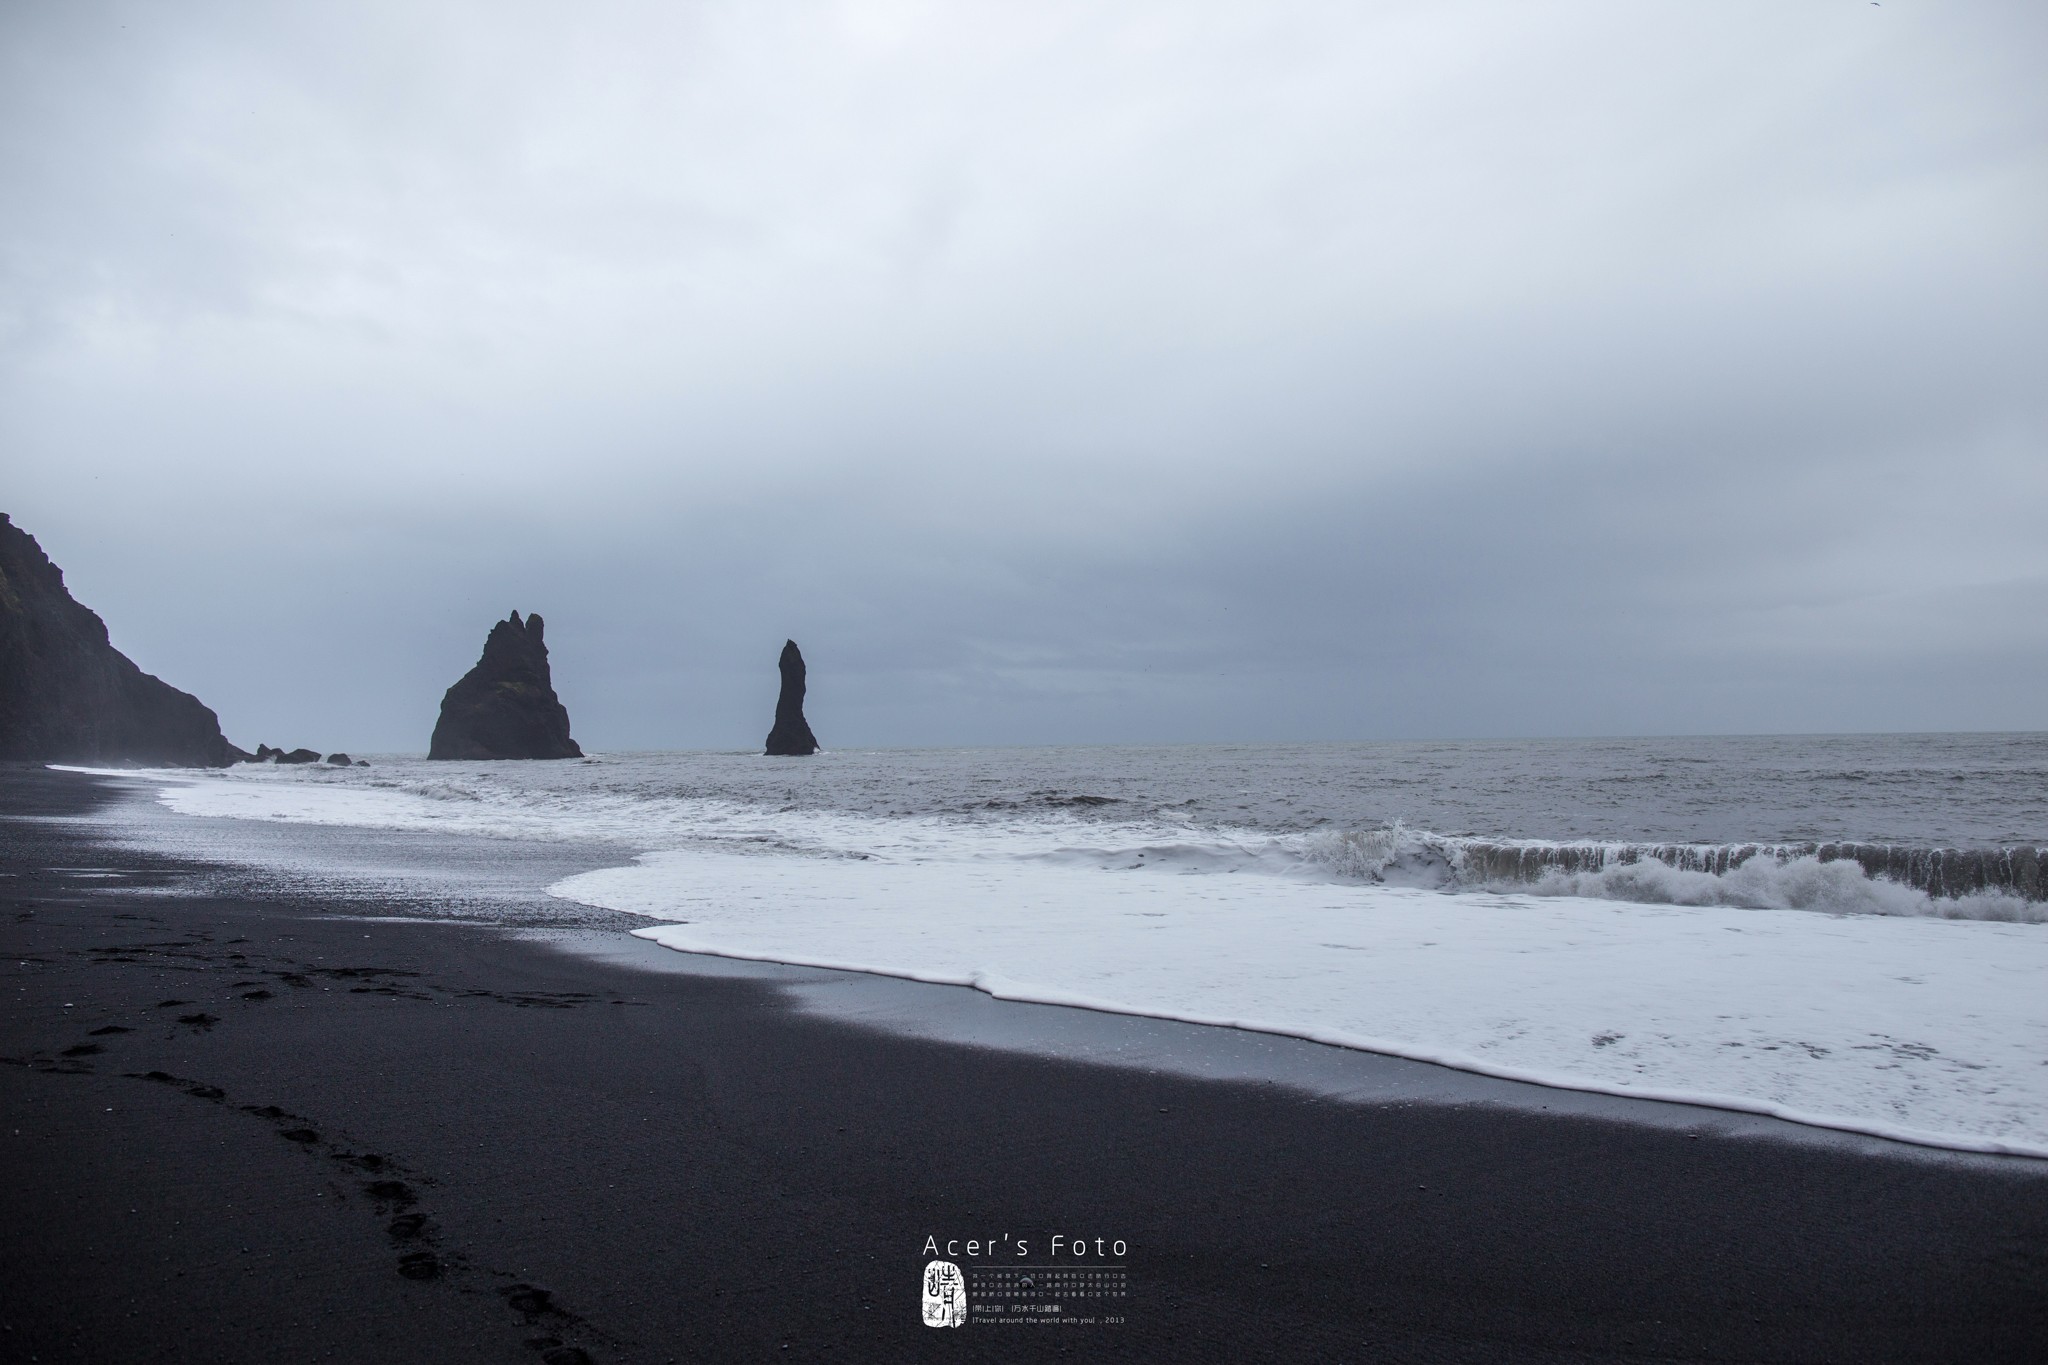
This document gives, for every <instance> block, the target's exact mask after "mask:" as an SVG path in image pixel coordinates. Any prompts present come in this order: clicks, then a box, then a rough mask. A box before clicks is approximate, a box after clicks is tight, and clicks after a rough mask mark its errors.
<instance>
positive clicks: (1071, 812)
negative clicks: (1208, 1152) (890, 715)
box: [154, 734, 2048, 1155]
mask: <svg viewBox="0 0 2048 1365" xmlns="http://www.w3.org/2000/svg"><path fill="white" fill-rule="evenodd" d="M371 761H372V766H371V767H369V768H347V769H340V768H327V767H324V766H307V767H275V766H270V765H263V766H251V765H245V766H242V767H238V768H235V769H230V770H227V771H225V772H192V771H179V772H165V773H162V774H158V775H154V776H155V777H156V778H157V779H159V792H158V794H159V799H160V800H161V802H162V803H163V805H164V806H165V807H167V808H168V810H169V812H171V813H174V814H175V815H176V816H177V817H179V818H180V820H181V821H183V822H184V823H183V824H182V825H180V826H177V827H178V828H185V829H188V830H190V831H191V832H192V837H191V840H190V842H191V847H192V849H193V850H194V851H196V852H202V853H203V854H204V855H205V856H207V857H210V858H212V859H215V860H216V861H217V860H219V859H220V858H222V856H223V853H222V850H223V849H224V848H229V847H240V848H244V849H245V850H259V851H255V852H248V851H245V852H244V853H243V854H242V855H239V856H244V857H246V858H248V859H250V860H253V861H260V862H262V863H264V864H265V865H266V866H268V867H270V868H271V869H272V870H274V871H281V872H286V873H293V874H295V875H298V876H299V877H300V878H301V880H303V879H304V878H305V877H306V876H307V875H312V876H313V877H314V879H315V880H316V881H317V880H318V878H319V877H320V876H331V875H332V868H331V866H329V865H325V864H323V865H322V867H320V868H318V869H314V871H313V872H312V873H311V874H309V873H308V868H309V867H311V866H312V864H311V861H310V860H309V861H307V863H306V865H304V866H298V867H294V866H293V864H294V861H295V854H294V847H295V845H294V844H293V842H292V838H291V835H290V831H291V830H293V829H294V828H297V829H300V830H308V829H310V828H312V827H319V828H327V829H331V828H333V827H345V828H348V829H353V830H356V831H361V832H363V833H364V837H365V838H366V839H370V840H371V843H372V844H373V843H374V835H375V833H376V832H378V831H382V832H386V833H387V834H389V835H391V836H393V837H397V836H400V835H403V836H405V837H410V838H417V837H420V836H432V835H436V834H439V835H447V836H450V837H451V839H454V838H457V837H460V838H461V839H462V840H464V841H465V847H474V846H475V844H476V841H478V840H481V841H485V846H486V847H488V846H490V841H496V843H497V844H498V845H502V846H504V847H505V848H507V850H508V852H509V851H510V850H511V849H514V848H516V849H518V850H519V851H520V853H521V854H522V856H526V855H530V854H531V852H532V851H533V850H535V849H545V848H547V847H550V846H559V847H562V848H569V847H575V848H578V849H580V850H583V851H584V865H585V867H586V870H582V871H577V872H574V873H572V874H569V875H564V876H561V877H560V878H559V879H557V880H555V881H553V882H552V883H551V884H550V885H549V887H548V891H549V894H550V895H551V897H552V898H553V900H554V902H556V903H559V904H560V905H561V906H562V909H563V913H564V916H565V918H566V917H568V916H569V915H570V914H572V913H573V912H575V911H577V910H580V909H581V908H582V907H585V906H596V907H603V908H605V909H609V910H614V911H623V912H627V913H629V914H631V915H634V916H637V917H639V918H640V919H641V920H644V921H645V927H644V928H642V929H641V930H640V931H639V932H640V934H641V936H643V937H645V938H648V939H650V940H652V941H654V942H657V943H660V944H662V945H664V946H666V947H670V948H673V949H676V950H678V951H681V952H688V953H698V954H711V955H717V956H725V957H735V958H750V959H759V960H765V961H775V962H787V963H794V964H803V965H808V966H817V967H832V968H840V969H847V970H856V971H865V972H875V973H881V974H885V975H891V976H900V977H907V978H911V979H915V980H922V981H935V982H945V983H950V984H957V985H963V986H970V987H973V988H975V989H979V990H983V991H986V992H988V993H990V994H993V995H997V996H1001V997H1004V998H1011V999H1021V1000H1034V1001H1040V1002H1045V1003H1053V1004H1068V1005H1078V1006H1082V1007H1086V1008H1089V1009H1096V1010H1106V1011H1113V1012H1118V1013H1126V1014H1139V1015H1151V1016H1157V1017H1162V1018H1171V1019H1181V1020H1188V1021H1192V1022H1196V1023H1209V1024H1219V1025H1227V1026H1231V1027H1236V1028H1244V1029H1252V1030H1257V1031H1260V1032H1268V1033H1279V1034H1286V1035H1291V1036H1295V1037H1301V1038H1307V1039H1311V1040H1314V1041H1318V1042H1324V1043H1329V1044H1333V1045H1337V1046H1343V1047H1353V1048H1363V1049H1366V1050H1370V1051H1379V1052H1386V1053H1390V1054H1393V1055H1397V1056H1404V1057H1411V1058H1417V1059H1420V1060H1424V1061H1432V1062H1438V1063H1441V1064H1444V1065H1449V1066H1455V1067H1460V1068H1463V1069H1466V1070H1472V1071H1480V1072H1485V1073H1487V1074H1492V1075H1499V1076H1508V1077H1513V1078H1516V1079H1523V1080H1532V1081H1537V1082H1540V1083H1543V1084H1547V1085H1557V1086H1567V1087H1572V1088H1577V1089H1588V1090H1598V1091H1605V1092H1610V1093H1616V1094H1629V1095H1637V1096H1647V1097H1651V1098H1666V1099H1676V1100H1685V1101H1690V1102H1696V1103H1707V1104H1715V1105H1719V1106H1722V1107H1725V1108H1733V1109H1741V1110H1748V1111H1752V1112H1759V1113H1769V1114H1776V1115H1779V1116H1781V1117H1786V1118H1791V1119H1794V1120H1796V1121H1800V1122H1806V1123H1813V1124H1819V1125H1823V1126H1832V1127H1839V1128H1848V1129H1853V1130H1856V1131H1862V1132H1868V1133H1874V1134H1878V1135H1880V1136H1888V1137H1896V1138H1902V1139H1906V1140H1911V1141H1916V1142H1925V1143H1931V1144H1935V1145H1947V1146H1954V1147H1962V1148H1969V1149H1973V1150H1987V1151H2011V1152H2025V1153H2032V1154H2043V1155H2048V1065H2044V1064H2043V1062H2042V1059H2043V1058H2044V1057H2048V1004H2044V1002H2048V989H2044V987H2048V923H2044V921H2048V877H2044V875H2043V872H2042V868H2041V862H2042V859H2043V857H2044V856H2048V735H2041V734H2011V735H1897V736H1893V735H1887V736H1794V737H1782V736H1758V737H1728V738H1674V739H1605V740H1541V741H1460V742H1430V743H1419V742H1418V743H1401V744H1310V745H1203V746H1160V747H1071V748H1032V749H945V750H847V751H828V752H825V753H821V754H818V755H816V756H814V757H812V758H808V759H769V758H764V757H761V756H759V755H756V754H733V753H620V754H596V755H593V756H592V757H590V758H589V759H586V760H583V761H580V762H579V761H574V760H571V761H562V762H550V763H537V762H536V763H447V762H441V763H432V762H428V761H425V760H423V759H418V758H411V757H403V756H383V757H377V756H372V760H371ZM223 822H225V824H226V825H234V826H238V827H243V828H255V827H259V826H260V827H263V828H264V829H266V830H268V831H269V835H270V837H267V838H266V839H265V840H263V841H260V842H245V843H244V844H240V845H236V844H234V843H233V841H228V842H227V843H223V841H222V840H221V839H220V838H218V837H210V836H206V835H203V834H202V831H203V830H205V829H207V828H212V829H213V830H214V831H215V834H216V835H217V834H218V831H219V830H220V829H222V828H224V827H225V825H224V824H223ZM450 846H451V847H453V845H452V843H451V845H450ZM311 847H312V846H311V844H310V843H307V844H306V845H305V848H306V849H308V850H310V849H311ZM592 850H595V852H594V853H592V852H591V851H592ZM591 864H597V865H596V866H591Z"/></svg>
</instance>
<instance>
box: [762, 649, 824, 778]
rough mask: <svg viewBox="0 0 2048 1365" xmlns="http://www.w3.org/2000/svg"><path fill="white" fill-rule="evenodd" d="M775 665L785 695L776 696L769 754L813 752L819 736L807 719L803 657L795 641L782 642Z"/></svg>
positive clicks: (785, 754)
mask: <svg viewBox="0 0 2048 1365" xmlns="http://www.w3.org/2000/svg"><path fill="white" fill-rule="evenodd" d="M776 667H777V668H780V669H781V670H782V695H780V696H778V697H777V698H776V699H775V728H774V729H772V730H770V731H769V732H768V753H769V754H771V755H773V756H775V757H778V758H798V757H802V756H804V755H806V754H814V753H816V752H818V737H817V736H816V735H814V734H812V733H811V726H810V722H809V721H807V720H805V719H804V656H803V651H802V650H799V649H798V648H797V647H796V641H794V640H790V641H787V642H785V643H784V644H783V646H782V657H781V658H780V659H779V660H777V661H776Z"/></svg>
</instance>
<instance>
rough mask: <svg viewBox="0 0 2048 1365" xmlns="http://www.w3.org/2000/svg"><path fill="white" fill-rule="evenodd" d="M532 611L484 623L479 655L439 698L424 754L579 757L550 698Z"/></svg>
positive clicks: (562, 711) (565, 715) (562, 713)
mask: <svg viewBox="0 0 2048 1365" xmlns="http://www.w3.org/2000/svg"><path fill="white" fill-rule="evenodd" d="M542 629H543V627H542V622H541V619H540V617H538V616H529V617H527V618H526V619H525V620H524V621H522V620H520V619H519V613H518V612H516V611H515V612H513V613H512V614H511V615H510V616H508V617H506V618H505V619H504V620H502V621H500V622H498V624H497V625H495V626H492V627H491V633H490V637H489V638H488V639H486V640H485V641H484V657H483V658H482V659H479V660H478V661H477V665H476V667H475V668H472V669H470V670H469V672H467V673H465V674H463V675H462V681H460V682H458V683H456V684H455V686H453V687H451V688H449V689H448V695H447V696H445V697H443V698H441V719H440V720H439V721H437V722H436V723H435V725H434V738H433V741H432V743H431V744H430V745H429V746H428V749H427V757H428V758H469V759H474V758H581V757H583V751H582V750H581V749H579V748H577V747H576V741H575V740H573V739H571V738H569V712H568V709H567V708H565V707H564V706H563V705H562V703H561V701H560V699H558V698H557V697H556V696H555V684H554V681H553V678H552V676H551V675H550V673H549V671H548V647H547V645H546V644H545V643H544V642H543V640H542V638H541V631H542Z"/></svg>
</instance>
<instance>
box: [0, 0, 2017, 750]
mask: <svg viewBox="0 0 2048 1365" xmlns="http://www.w3.org/2000/svg"><path fill="white" fill-rule="evenodd" d="M2044 52H2048V5H2043V4H2041V3H2039V0H2010V2H2009V3H1993V2H1991V0H1938V2H1937V0H1884V3H1883V4H1882V5H1873V4H1871V3H1869V0H1748V2H1744V0H1712V3H1708V2H1707V0H1697V2H1695V3H1686V2H1684V0H1602V2H1598V3H1568V2H1565V0H1557V2H1554V3H1543V4H1531V3H1528V2H1527V0H1500V2H1499V3H1467V2H1465V0H1413V2H1412V3H1410V2H1407V0H1401V2H1398V3H1396V2H1386V3H1364V2H1361V0H1342V2H1340V3H1328V4H1303V3H1293V2H1292V0H1279V2H1277V3H1276V0H1258V3H1250V2H1248V0H1247V2H1246V3H1237V4H1227V5H1223V4H1210V3H1203V2H1202V0H1162V2H1161V3H1151V2H1150V0H1126V2H1124V3H1115V4H1107V5H1105V4H1101V3H1060V2H1059V0H1020V2H1019V3H967V2H966V0H954V2H953V3H931V4H920V3H844V4H826V3H801V2H799V0H789V2H787V3H778V2H776V0H734V2H733V3H711V4H689V3H678V0H658V2H656V3H645V4H642V3H630V2H627V3H591V2H590V0H584V2H583V3H579V4H577V5H573V6H570V5H561V4H549V5H540V4H519V3H508V0H486V2H482V3H475V4H467V3H423V2H422V0H402V2H400V3H389V4H378V3H362V2H361V0H356V2H353V3H349V4H332V5H279V4H276V3H273V2H272V0H260V2H258V3H247V4H219V3H197V2H194V0H184V2H182V3H179V4H176V5H167V4H163V3H160V2H157V0H151V2H149V3H137V4H114V3H92V2H91V0H61V2H60V0H4V3H0V460H4V462H5V475H4V480H0V510H5V511H7V512H10V513H12V514H13V516H14V518H15V520H16V522H17V523H18V524H20V525H21V526H23V527H24V528H25V529H27V530H28V531H30V532H31V533H33V534H34V535H36V536H37V537H38V538H39V539H40V540H41V541H42V543H43V545H44V547H45V549H47V550H48V551H49V552H50V554H51V555H52V557H53V558H54V559H56V561H57V562H58V564H60V565H61V566H62V567H63V568H64V569H65V571H66V574H67V577H68V580H69V582H70V584H71V586H72V589H73V591H74V592H75V593H76V594H77V595H78V596H79V598H80V599H81V600H83V601H84V602H86V603H87V604H88V605H90V606H92V607H93V608H95V609H96V610H98V611H99V612H100V613H101V615H102V616H104V617H105V618H106V619H107V621H108V623H109V625H110V627H111V629H112V632H113V637H114V641H115V643H116V644H117V645H118V646H119V647H121V648H122V649H124V650H125V651H126V652H127V653H128V654H129V655H130V656H131V657H133V658H134V659H135V660H136V661H137V662H138V663H140V664H141V665H142V666H143V667H144V668H145V669H148V670H150V671H152V672H155V673H157V674H159V675H160V676H162V677H164V678H165V679H167V680H168V681H170V682H172V683H174V684H176V685H177V686H179V687H183V688H185V689H187V690H189V691H192V692H195V693H197V694H198V695H199V696H200V697H201V698H203V699H204V700H205V701H206V702H207V703H208V704H209V705H211V706H213V707H214V708H215V709H216V710H217V711H219V712H220V715H221V719H222V722H223V724H224V726H225V728H226V729H227V732H228V734H229V736H230V737H231V738H232V739H234V740H235V741H236V742H238V743H240V744H242V745H244V746H247V747H252V748H253V747H254V746H255V745H256V743H257V742H259V741H262V742H265V743H271V744H285V745H295V744H309V745H313V746H316V747H322V748H342V747H346V748H352V749H357V750H371V751H376V750H408V749H411V750H423V749H424V748H425V746H426V739H427V735H428V732H429V731H430V730H431V728H432V726H433V722H434V717H435V713H436V708H437V706H438V704H439V700H440V695H441V692H442V690H443V689H445V688H446V687H447V686H448V684H449V683H451V682H453V681H454V680H455V678H456V677H457V676H459V675H460V674H461V673H462V672H463V671H464V670H465V669H466V668H468V667H469V666H470V665H471V664H472V663H473V662H474V661H475V658H476V655H477V653H478V651H479V649H480V647H481V645H482V641H483V636H484V633H485V631H486V629H487V628H488V626H489V625H490V623H491V622H492V621H493V620H494V619H497V618H499V617H502V616H503V615H504V614H505V613H506V612H507V611H508V610H510V609H512V608H515V607H516V608H519V609H520V610H522V611H539V612H541V613H543V614H544V615H545V616H546V617H547V620H548V639H549V643H550V645H551V647H552V650H553V655H554V667H555V680H556V686H557V689H558V690H559V692H560V693H561V695H562V698H563V700H564V701H565V702H566V703H567V705H568V707H569V710H570V714H571V716H572V718H573V721H574V727H575V732H576V735H577V737H578V738H579V739H580V740H581V741H582V742H583V743H584V744H585V746H586V747H592V748H598V749H607V748H610V749H620V748H640V747H743V746H752V745H758V744H759V742H760V738H761V736H762V735H764V734H765V733H766V732H767V729H768V724H769V721H770V719H771V714H772V710H773V702H774V687H775V672H774V664H775V657H776V654H777V651H778V650H779V649H780V647H781V644H782V641H783V638H784V637H785V636H794V637H795V638H796V639H797V640H798V641H799V642H800V643H801V644H802V646H803V648H804V652H805V654H806V655H807V656H808V658H809V659H810V661H811V674H812V705H811V708H810V710H811V717H812V722H813V725H814V727H815V728H816V730H817V731H818V733H819V736H820V738H821V739H822V740H823V741H824V742H825V744H826V745H827V747H835V746H837V747H848V746H854V745H864V744H926V743H932V744H962V743H1046V742H1065V741H1077V742H1097V741H1119V740H1132V741H1148V742H1149V741H1180V740H1263V739H1374V738H1403V737H1425V736H1487V735H1574V734H1578V735H1584V734H1642V733H1651V734H1655V733H1701V732H1709V733H1710V732H1724V731H1749V732H1756V731H1766V732H1774V731H1835V730H1896V729H2016V728H2028V729H2038V728H2048V249H2044V245H2043V244H2044V243H2048V81H2044V80H2043V79H2042V77H2041V55H2042V53H2044Z"/></svg>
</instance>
